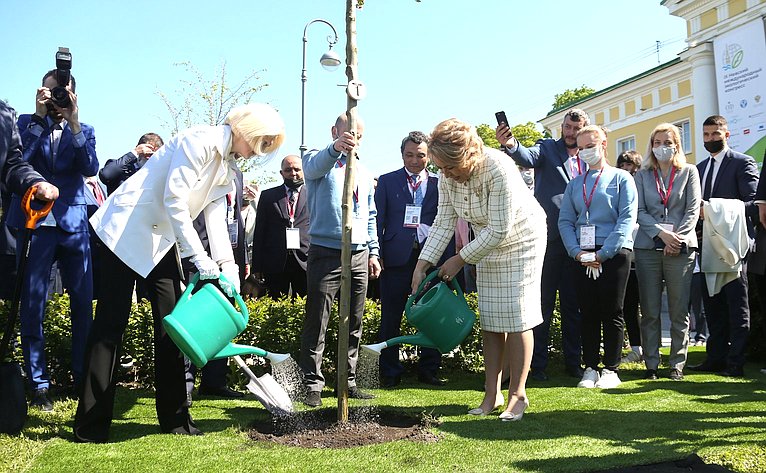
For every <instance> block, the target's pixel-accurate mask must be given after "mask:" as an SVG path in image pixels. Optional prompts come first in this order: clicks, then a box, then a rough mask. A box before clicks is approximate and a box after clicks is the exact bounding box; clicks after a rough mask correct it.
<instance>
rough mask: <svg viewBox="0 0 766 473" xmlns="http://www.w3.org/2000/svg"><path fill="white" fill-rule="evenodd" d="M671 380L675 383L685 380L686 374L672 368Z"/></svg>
mask: <svg viewBox="0 0 766 473" xmlns="http://www.w3.org/2000/svg"><path fill="white" fill-rule="evenodd" d="M669 378H670V379H672V380H673V381H681V380H682V379H684V372H683V371H681V370H679V369H678V368H671V369H670V375H669Z"/></svg>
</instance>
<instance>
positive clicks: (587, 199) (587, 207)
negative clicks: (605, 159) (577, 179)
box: [582, 167, 604, 213]
mask: <svg viewBox="0 0 766 473" xmlns="http://www.w3.org/2000/svg"><path fill="white" fill-rule="evenodd" d="M602 172H604V168H603V167H602V168H601V169H600V170H599V171H598V175H597V176H596V181H595V182H594V183H593V188H592V189H591V190H590V195H588V196H587V197H586V194H585V181H586V179H587V178H588V175H587V174H584V175H583V177H582V200H583V202H585V212H586V213H587V212H589V211H590V203H591V202H593V193H594V192H595V191H596V187H598V181H599V179H601V173H602Z"/></svg>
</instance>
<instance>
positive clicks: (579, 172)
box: [569, 156, 582, 179]
mask: <svg viewBox="0 0 766 473" xmlns="http://www.w3.org/2000/svg"><path fill="white" fill-rule="evenodd" d="M569 165H570V166H571V167H572V179H574V178H575V177H577V176H579V175H581V174H582V162H581V161H580V156H577V176H575V175H574V172H575V170H574V165H573V164H572V163H569Z"/></svg>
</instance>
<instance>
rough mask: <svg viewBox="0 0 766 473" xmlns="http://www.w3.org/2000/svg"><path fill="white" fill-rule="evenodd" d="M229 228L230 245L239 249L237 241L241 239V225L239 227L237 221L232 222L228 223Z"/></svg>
mask: <svg viewBox="0 0 766 473" xmlns="http://www.w3.org/2000/svg"><path fill="white" fill-rule="evenodd" d="M228 228H229V243H231V247H232V248H236V247H237V240H238V237H239V225H237V219H234V220H230V221H229V223H228Z"/></svg>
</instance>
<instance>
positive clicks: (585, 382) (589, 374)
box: [577, 368, 599, 388]
mask: <svg viewBox="0 0 766 473" xmlns="http://www.w3.org/2000/svg"><path fill="white" fill-rule="evenodd" d="M598 382H599V374H598V371H596V370H594V369H593V368H588V369H586V370H585V373H584V374H583V375H582V379H581V380H580V382H579V383H577V387H578V388H595V387H596V384H597V383H598Z"/></svg>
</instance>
